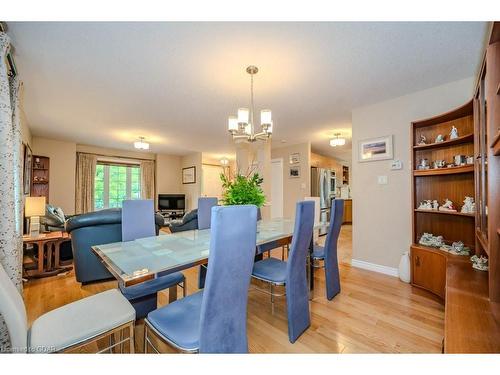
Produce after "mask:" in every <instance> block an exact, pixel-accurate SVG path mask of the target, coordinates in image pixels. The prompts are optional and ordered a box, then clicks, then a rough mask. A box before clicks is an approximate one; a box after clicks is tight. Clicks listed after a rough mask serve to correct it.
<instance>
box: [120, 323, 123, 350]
mask: <svg viewBox="0 0 500 375" xmlns="http://www.w3.org/2000/svg"><path fill="white" fill-rule="evenodd" d="M120 354H123V329H120Z"/></svg>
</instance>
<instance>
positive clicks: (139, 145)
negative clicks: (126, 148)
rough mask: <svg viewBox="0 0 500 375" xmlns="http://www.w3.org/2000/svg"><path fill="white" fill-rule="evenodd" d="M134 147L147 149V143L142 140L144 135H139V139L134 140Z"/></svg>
mask: <svg viewBox="0 0 500 375" xmlns="http://www.w3.org/2000/svg"><path fill="white" fill-rule="evenodd" d="M134 147H135V148H136V149H138V150H149V143H148V142H145V141H144V137H139V140H138V141H135V142H134Z"/></svg>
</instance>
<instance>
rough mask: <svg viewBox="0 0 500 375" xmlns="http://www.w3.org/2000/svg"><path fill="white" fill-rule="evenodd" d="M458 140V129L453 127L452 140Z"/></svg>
mask: <svg viewBox="0 0 500 375" xmlns="http://www.w3.org/2000/svg"><path fill="white" fill-rule="evenodd" d="M455 138H458V129H457V128H455V127H454V126H452V127H451V132H450V139H455Z"/></svg>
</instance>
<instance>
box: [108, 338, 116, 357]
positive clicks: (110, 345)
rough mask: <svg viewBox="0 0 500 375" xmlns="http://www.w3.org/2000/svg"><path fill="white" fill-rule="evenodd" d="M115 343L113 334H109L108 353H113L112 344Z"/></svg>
mask: <svg viewBox="0 0 500 375" xmlns="http://www.w3.org/2000/svg"><path fill="white" fill-rule="evenodd" d="M114 344H115V334H114V333H112V334H110V335H109V353H110V354H113V345H114Z"/></svg>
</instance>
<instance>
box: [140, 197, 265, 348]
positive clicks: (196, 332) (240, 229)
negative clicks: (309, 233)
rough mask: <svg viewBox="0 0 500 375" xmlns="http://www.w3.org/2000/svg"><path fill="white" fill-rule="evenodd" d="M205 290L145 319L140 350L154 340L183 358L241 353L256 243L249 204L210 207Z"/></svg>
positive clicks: (254, 219)
mask: <svg viewBox="0 0 500 375" xmlns="http://www.w3.org/2000/svg"><path fill="white" fill-rule="evenodd" d="M211 216H212V218H211V221H212V228H211V233H210V252H209V257H208V259H209V263H208V271H207V278H206V283H205V289H204V290H202V291H199V292H198V293H195V294H191V295H190V296H188V297H186V298H183V299H181V300H178V301H175V302H173V303H171V304H169V305H166V306H164V307H161V308H159V309H158V310H155V311H152V312H150V313H149V314H148V316H147V318H146V319H145V328H144V351H145V352H146V353H147V351H148V347H151V348H152V349H154V350H155V351H156V352H158V349H157V348H156V347H155V346H154V344H153V343H152V342H151V340H150V336H149V335H150V331H151V332H153V333H154V334H155V335H156V336H157V337H159V338H160V339H161V340H163V341H164V342H166V343H167V344H169V345H171V346H173V347H174V348H176V349H179V350H181V351H184V352H188V353H196V352H200V353H245V352H248V341H247V301H248V287H249V285H250V275H251V273H252V266H253V259H254V255H255V243H256V238H257V208H256V207H255V206H253V205H244V206H224V207H213V208H212V215H211Z"/></svg>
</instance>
